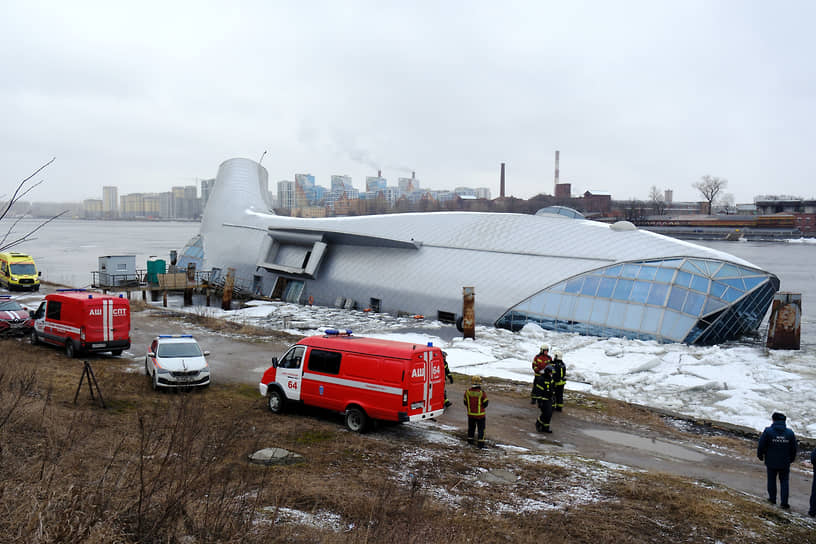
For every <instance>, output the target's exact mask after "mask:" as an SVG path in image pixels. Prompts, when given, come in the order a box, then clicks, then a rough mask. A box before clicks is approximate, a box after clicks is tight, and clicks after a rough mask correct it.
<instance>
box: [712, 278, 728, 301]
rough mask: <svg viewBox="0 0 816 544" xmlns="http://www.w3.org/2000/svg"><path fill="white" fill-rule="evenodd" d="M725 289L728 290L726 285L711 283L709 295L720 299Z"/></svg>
mask: <svg viewBox="0 0 816 544" xmlns="http://www.w3.org/2000/svg"><path fill="white" fill-rule="evenodd" d="M726 289H728V286H727V285H723V284H722V283H720V282H718V281H712V282H711V294H712V295H713V296H715V297H722V294H723V293H725V290H726Z"/></svg>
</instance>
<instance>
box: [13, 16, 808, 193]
mask: <svg viewBox="0 0 816 544" xmlns="http://www.w3.org/2000/svg"><path fill="white" fill-rule="evenodd" d="M815 22H816V3H814V2H810V1H788V2H767V1H766V2H760V1H715V0H709V1H699V0H685V1H683V2H660V1H626V0H619V1H616V2H602V1H597V2H579V1H573V0H570V1H568V2H564V1H559V2H544V1H540V2H536V1H530V2H508V1H503V2H497V1H495V0H492V1H466V2H453V1H444V0H437V1H433V2H426V1H421V0H420V1H414V2H390V1H372V2H362V1H353V0H352V1H347V2H321V1H308V2H304V1H293V2H262V1H258V2H254V1H243V2H241V1H236V0H234V1H231V2H204V1H198V2H180V1H175V0H170V1H164V2H152V1H143V2H137V3H134V2H129V3H124V2H110V1H106V2H84V1H79V0H72V1H70V2H63V1H59V2H57V1H55V2H38V1H25V2H22V1H16V0H0V67H2V77H0V112H2V128H0V157H2V165H3V177H4V180H3V183H2V185H0V195H5V194H8V193H9V192H10V190H12V189H13V187H14V185H15V184H16V183H17V182H18V181H19V180H20V179H22V178H24V177H26V176H27V175H29V174H30V173H31V172H33V171H34V170H35V169H36V168H37V167H39V166H40V165H42V164H43V163H45V162H46V161H48V160H49V159H50V158H51V157H56V159H57V160H56V161H55V162H54V164H52V165H51V166H50V167H49V168H48V169H47V170H46V171H45V172H44V173H43V175H42V176H40V178H41V179H43V180H44V181H45V182H44V183H43V185H42V186H40V187H38V188H37V189H36V190H35V192H34V194H33V195H32V199H33V200H39V201H79V200H82V199H84V198H101V193H102V189H101V187H102V185H118V186H119V192H120V194H125V193H131V192H154V191H155V192H159V191H166V190H169V188H170V187H171V186H173V185H189V184H193V183H195V184H197V180H199V179H202V178H208V177H214V176H215V174H216V172H217V169H218V165H219V164H220V163H221V162H223V161H224V160H226V159H229V158H233V157H248V158H251V159H255V160H258V159H259V158H260V157H261V155H262V153H263V152H264V151H267V154H266V156H265V158H264V159H263V165H264V166H265V167H266V168H267V169H268V170H269V177H270V184H273V183H274V182H276V181H279V180H282V179H294V174H295V173H311V174H314V175H315V176H316V178H317V180H316V181H317V183H318V184H320V185H324V186H329V184H330V176H331V175H332V174H348V175H351V176H352V178H353V184H354V186H355V187H358V188H362V187H363V186H364V180H365V176H367V175H375V174H376V170H377V169H378V168H380V169H382V171H383V175H384V176H385V177H387V178H388V179H389V184H393V185H396V181H397V178H398V177H405V176H410V171H411V170H415V171H416V175H417V177H418V178H420V180H421V183H422V186H423V187H430V188H446V189H452V188H454V187H457V186H470V187H489V188H490V189H491V190H492V192H493V195H494V197H495V196H498V192H499V183H498V180H499V167H500V163H502V162H505V163H506V165H507V166H506V168H507V192H508V194H510V195H514V196H517V197H520V198H529V197H531V196H533V195H535V194H538V193H541V192H545V193H549V194H551V193H552V191H553V170H554V153H555V150H556V149H558V150H560V152H561V165H560V166H561V181H563V182H569V183H572V190H573V193H574V194H575V193H583V192H584V191H586V190H596V191H609V192H611V193H612V195H613V197H614V198H618V199H628V198H642V199H646V198H648V195H649V189H650V188H651V187H652V186H657V187H658V188H660V189H661V190H662V189H673V190H674V196H675V200H699V199H700V198H699V195H698V194H697V193H696V191H695V190H694V189H693V188H692V187H691V185H692V183H694V182H695V181H698V180H699V179H700V177H701V176H703V175H705V174H710V175H713V176H719V177H723V178H726V179H728V181H729V184H728V187H727V189H726V192H727V193H731V194H733V196H734V197H735V199H736V201H737V202H750V201H752V200H753V197H754V196H755V195H757V194H766V193H773V194H792V195H798V196H802V197H812V196H814V194H816V190H814V189H813V186H814V183H813V173H814V171H816V164H814V163H815V162H816V153H814V151H813V147H814V142H815V141H816V115H815V112H816V78H815V77H814V75H815V74H814V70H815V68H814V66H816V62H814V59H813V55H814V52H815V51H816V47H814V45H816V43H815V42H816V38H814V36H815V35H816V33H815V32H814V31H813V26H814V23H815Z"/></svg>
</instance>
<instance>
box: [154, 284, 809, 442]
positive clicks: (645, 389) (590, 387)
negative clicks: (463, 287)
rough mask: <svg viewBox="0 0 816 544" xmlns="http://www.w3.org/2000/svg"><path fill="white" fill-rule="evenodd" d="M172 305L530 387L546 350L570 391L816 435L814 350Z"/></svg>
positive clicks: (324, 311)
mask: <svg viewBox="0 0 816 544" xmlns="http://www.w3.org/2000/svg"><path fill="white" fill-rule="evenodd" d="M169 305H170V306H173V307H174V309H178V310H183V311H187V312H191V313H196V314H200V315H209V316H212V317H217V318H223V319H229V320H231V321H235V322H238V323H243V324H247V325H254V326H260V327H268V328H271V329H276V330H284V331H286V332H289V333H292V334H296V335H301V336H309V335H314V334H321V333H322V332H323V331H324V330H325V329H326V328H340V329H351V330H352V331H353V332H354V334H357V335H360V336H371V337H376V338H385V339H391V340H402V341H406V342H417V343H423V344H424V343H427V342H433V344H434V345H436V346H440V347H442V349H444V350H445V351H446V352H447V354H448V363H449V365H450V367H451V370H453V371H454V372H460V373H464V374H471V375H472V374H480V375H482V376H492V377H499V378H506V379H510V380H518V381H532V377H533V374H532V369H531V367H530V362H531V361H532V359H533V356H534V355H535V354H536V353H537V352H538V350H539V347H540V346H541V344H544V343H546V344H549V345H550V346H551V350H554V349H560V350H562V351H563V352H564V361H565V363H566V364H567V372H568V376H567V380H568V381H567V390H580V391H586V392H588V393H592V394H596V395H602V396H605V397H610V398H614V399H619V400H623V401H626V402H633V403H637V404H642V405H646V406H652V407H656V408H664V409H669V410H673V411H676V412H679V413H682V414H686V415H689V416H695V417H698V418H706V419H710V420H715V421H722V422H728V423H732V424H736V425H742V426H745V427H749V428H753V429H756V430H758V431H759V430H762V429H763V428H764V427H766V426H767V425H770V422H771V414H772V413H773V412H774V411H781V412H783V413H785V414H786V415H787V417H788V426H789V427H790V428H792V429H793V430H794V431H795V432H796V433H797V434H798V435H800V436H808V437H816V387H814V385H816V355H814V354H813V353H812V352H811V351H810V350H801V351H787V350H784V351H783V350H768V349H766V348H765V347H764V346H762V345H756V346H751V345H728V346H711V347H696V346H686V345H683V344H658V343H655V342H644V341H640V340H627V339H620V338H610V339H606V338H598V337H591V336H580V335H577V334H572V333H557V332H552V331H545V330H543V329H541V328H540V327H538V326H536V325H527V326H526V327H525V328H524V329H522V330H521V331H519V332H515V333H514V332H510V331H508V330H504V329H496V328H492V327H483V326H477V328H476V339H475V340H471V339H463V338H462V337H461V334H459V333H458V332H457V331H456V329H455V328H454V327H452V326H450V325H443V324H442V323H440V322H438V321H432V320H416V319H413V318H411V317H399V318H398V317H394V316H389V315H384V314H372V313H366V312H361V311H354V310H352V311H349V310H342V309H335V308H323V307H310V306H300V305H297V304H287V303H280V302H259V301H253V302H252V303H250V305H249V306H248V307H247V308H244V309H241V310H231V311H223V310H221V309H220V308H215V307H203V306H191V307H188V308H180V306H181V300H180V298H179V299H177V300H173V299H172V298H171V300H170V301H169Z"/></svg>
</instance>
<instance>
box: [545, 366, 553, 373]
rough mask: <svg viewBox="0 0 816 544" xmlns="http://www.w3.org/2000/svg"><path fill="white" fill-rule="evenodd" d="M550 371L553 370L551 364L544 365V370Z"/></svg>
mask: <svg viewBox="0 0 816 544" xmlns="http://www.w3.org/2000/svg"><path fill="white" fill-rule="evenodd" d="M552 371H553V366H552V365H547V366H545V367H544V372H550V373H552Z"/></svg>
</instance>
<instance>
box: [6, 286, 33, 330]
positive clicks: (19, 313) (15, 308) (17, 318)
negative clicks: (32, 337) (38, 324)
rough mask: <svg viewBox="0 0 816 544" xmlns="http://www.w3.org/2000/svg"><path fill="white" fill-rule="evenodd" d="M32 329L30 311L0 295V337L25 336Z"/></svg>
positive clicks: (11, 299)
mask: <svg viewBox="0 0 816 544" xmlns="http://www.w3.org/2000/svg"><path fill="white" fill-rule="evenodd" d="M33 327H34V320H33V319H32V317H31V311H30V310H29V309H28V308H26V307H25V306H23V305H22V304H20V303H19V302H17V301H16V300H14V299H13V298H12V297H11V296H9V295H0V335H15V334H17V335H21V336H24V335H27V334H28V333H29V332H31V329H32V328H33Z"/></svg>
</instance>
